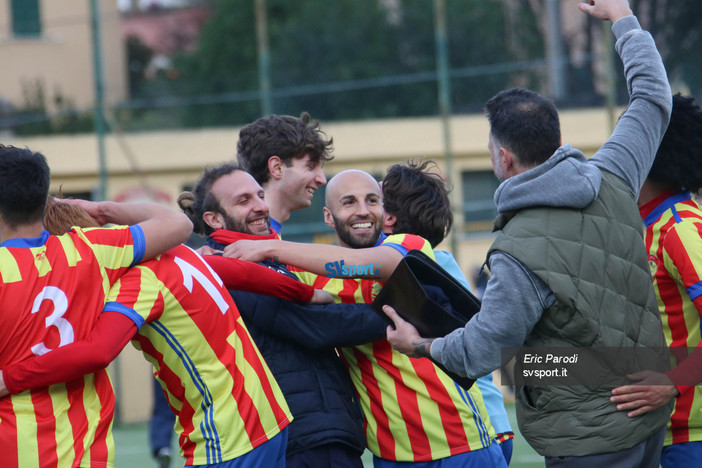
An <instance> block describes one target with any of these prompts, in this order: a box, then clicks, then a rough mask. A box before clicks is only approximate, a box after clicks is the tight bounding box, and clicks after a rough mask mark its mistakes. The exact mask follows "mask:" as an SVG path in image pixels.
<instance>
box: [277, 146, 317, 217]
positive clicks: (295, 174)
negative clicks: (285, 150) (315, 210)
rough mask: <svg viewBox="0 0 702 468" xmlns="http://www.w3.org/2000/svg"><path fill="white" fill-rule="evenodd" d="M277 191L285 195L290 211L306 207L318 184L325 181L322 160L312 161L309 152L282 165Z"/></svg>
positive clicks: (310, 201)
mask: <svg viewBox="0 0 702 468" xmlns="http://www.w3.org/2000/svg"><path fill="white" fill-rule="evenodd" d="M281 168H282V176H281V179H280V188H279V189H278V191H279V192H280V193H281V194H284V195H285V198H286V202H287V204H288V208H289V210H290V211H294V210H299V209H302V208H307V207H308V206H310V204H311V203H312V197H313V196H314V193H315V192H316V191H317V189H318V188H319V186H321V185H325V184H326V183H327V178H326V176H325V175H324V172H323V171H322V162H321V161H316V162H315V161H313V160H312V158H310V155H309V154H306V155H305V156H303V157H301V158H294V159H293V160H292V163H291V164H290V166H286V165H285V164H283V165H282V167H281Z"/></svg>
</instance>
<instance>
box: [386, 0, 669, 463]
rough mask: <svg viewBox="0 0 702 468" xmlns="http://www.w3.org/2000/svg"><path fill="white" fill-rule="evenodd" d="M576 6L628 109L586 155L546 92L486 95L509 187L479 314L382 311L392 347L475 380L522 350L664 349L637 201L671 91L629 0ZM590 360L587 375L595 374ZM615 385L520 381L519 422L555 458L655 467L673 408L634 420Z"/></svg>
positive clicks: (492, 138)
mask: <svg viewBox="0 0 702 468" xmlns="http://www.w3.org/2000/svg"><path fill="white" fill-rule="evenodd" d="M579 9H580V10H581V11H583V12H586V13H588V14H590V15H592V16H594V17H596V18H600V19H603V20H611V21H612V23H613V27H612V30H613V32H614V34H615V36H616V38H617V42H616V49H617V52H618V53H619V55H620V57H621V59H622V62H623V64H624V70H625V73H626V80H627V87H628V90H629V95H630V101H629V106H628V108H627V111H626V112H625V113H624V115H623V116H622V118H621V119H620V121H619V122H618V124H617V128H616V129H615V131H614V133H613V134H612V136H611V137H610V139H609V140H608V141H607V142H606V143H605V144H604V146H602V148H600V149H599V150H598V151H597V153H596V154H595V155H594V156H593V157H592V158H590V159H589V160H588V159H586V158H585V156H584V155H583V153H582V152H580V151H578V150H576V149H574V148H572V147H570V146H569V145H561V135H560V124H559V120H558V112H557V110H556V108H555V106H554V105H553V103H552V102H550V101H549V100H548V99H546V98H544V97H543V96H541V95H539V94H537V93H535V92H532V91H528V90H524V89H511V90H508V91H503V92H501V93H499V94H497V95H496V96H495V97H493V98H492V99H490V100H489V101H488V103H487V105H486V110H487V115H488V119H489V122H490V135H489V145H488V147H489V150H490V156H491V160H492V164H493V168H494V171H495V174H496V175H497V177H498V178H499V179H500V181H501V184H500V186H499V187H498V189H497V190H496V192H495V203H496V205H497V210H498V217H497V219H496V221H495V231H497V238H496V240H495V242H494V244H493V245H492V247H491V248H490V251H489V252H488V256H487V263H488V266H489V267H490V270H491V273H492V277H491V279H490V281H489V283H488V285H487V288H486V290H485V293H484V296H483V303H482V308H481V311H480V313H479V314H477V315H476V316H475V317H473V319H472V320H470V321H469V322H468V323H467V324H466V326H465V327H464V328H461V329H458V330H455V331H454V332H452V333H451V334H449V335H447V336H445V337H442V338H436V339H431V338H422V337H420V336H419V335H418V333H417V332H416V329H414V327H412V326H411V325H410V324H408V323H407V322H404V321H403V320H402V319H400V318H399V317H398V316H397V314H395V313H394V311H393V310H392V309H390V308H387V306H386V309H387V312H388V313H389V314H390V315H393V316H394V318H395V324H396V328H395V329H394V330H393V329H389V330H388V339H389V340H390V342H391V343H392V344H393V346H394V347H395V348H396V349H398V350H400V351H402V352H405V353H407V354H409V355H413V356H428V355H429V354H431V356H432V357H433V358H434V359H436V360H438V361H440V362H441V363H442V364H443V365H444V366H446V367H447V368H448V369H449V370H452V371H454V372H457V373H459V374H462V375H468V376H469V377H471V378H476V377H479V376H481V375H485V374H487V373H488V372H490V371H492V370H493V369H496V368H498V367H499V366H500V363H501V359H506V358H509V357H511V355H514V354H515V352H516V350H517V348H519V347H522V350H527V351H528V352H531V353H533V354H534V355H537V356H539V352H540V350H541V351H543V350H545V349H548V350H553V349H566V350H570V351H572V352H571V355H577V354H578V353H579V352H580V351H583V350H598V348H599V350H598V352H603V351H602V350H610V351H611V350H623V351H622V356H623V355H626V353H627V352H628V353H630V354H633V353H634V351H633V350H634V348H635V349H636V352H640V351H641V350H662V349H664V347H665V341H664V338H663V334H662V330H661V323H660V319H659V317H658V311H657V306H656V298H655V293H654V291H653V289H652V287H651V280H650V274H649V268H648V262H647V257H646V251H645V248H644V243H643V240H642V229H641V219H640V217H639V213H638V210H637V206H636V199H637V197H638V195H639V191H640V189H641V185H642V184H643V182H644V180H645V178H646V174H647V173H648V170H649V168H650V166H651V164H652V162H653V159H654V156H655V154H656V149H657V147H658V145H659V143H660V141H661V138H662V136H663V134H664V132H665V129H666V126H667V125H668V120H669V118H670V109H671V92H670V86H669V84H668V81H667V78H666V72H665V69H664V67H663V63H662V61H661V58H660V56H659V54H658V52H657V50H656V47H655V44H654V42H653V39H652V37H651V36H650V34H648V33H647V32H645V31H643V30H642V29H641V27H640V25H639V23H638V21H637V19H636V18H635V17H634V16H633V15H632V12H631V10H630V8H629V4H628V2H627V1H626V0H590V1H589V3H581V4H580V5H579ZM510 349H511V350H512V351H511V352H509V351H508V350H510ZM627 349H628V351H627ZM524 362H526V360H525V361H524ZM608 364H612V363H608ZM573 366H575V364H573ZM594 367H595V366H593V369H587V371H591V370H592V371H593V375H595V374H597V375H598V376H599V374H598V373H597V371H599V370H601V369H595V368H594ZM603 367H604V366H603ZM613 386H616V385H612V382H611V380H610V381H606V379H605V380H597V379H593V380H592V381H589V382H584V383H582V384H580V385H579V386H574V385H568V384H558V385H541V384H534V383H533V382H528V383H525V384H524V385H522V386H521V387H519V389H518V392H517V417H518V422H519V427H520V430H521V432H522V434H523V435H524V437H525V438H526V439H527V441H528V442H529V443H530V444H531V446H532V447H534V449H535V450H536V451H537V452H539V453H540V454H541V455H543V456H544V457H545V458H546V466H547V467H555V466H559V467H560V466H569V467H572V466H575V467H581V466H582V467H585V466H588V467H589V466H627V467H629V466H632V467H633V466H640V467H652V468H654V467H657V466H658V462H659V458H660V450H661V446H662V443H663V436H664V433H665V425H666V423H667V419H668V417H669V414H670V409H671V407H670V406H664V407H661V408H659V409H658V410H656V411H653V412H650V413H648V414H646V415H644V416H642V417H640V418H629V417H627V415H626V414H625V413H623V412H618V411H617V410H616V407H615V406H614V405H613V404H611V403H610V402H609V397H610V394H609V392H610V390H611V388H612V387H613Z"/></svg>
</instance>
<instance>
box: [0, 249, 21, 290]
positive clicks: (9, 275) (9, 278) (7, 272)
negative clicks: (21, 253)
mask: <svg viewBox="0 0 702 468" xmlns="http://www.w3.org/2000/svg"><path fill="white" fill-rule="evenodd" d="M0 265H2V281H3V282H4V283H16V282H17V281H22V275H21V274H20V269H19V266H18V265H17V261H16V260H15V257H14V256H13V255H12V254H11V253H10V251H9V250H7V249H6V248H0Z"/></svg>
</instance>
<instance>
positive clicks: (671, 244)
mask: <svg viewBox="0 0 702 468" xmlns="http://www.w3.org/2000/svg"><path fill="white" fill-rule="evenodd" d="M698 235H699V228H698ZM665 245H666V250H667V251H668V255H669V256H671V258H673V262H674V263H675V267H676V268H677V269H678V274H679V275H680V278H681V279H682V281H683V284H682V286H683V287H684V288H688V287H690V286H692V285H694V284H697V283H699V281H700V277H699V276H698V275H697V270H696V269H695V265H694V264H693V262H692V260H691V259H690V256H689V255H688V253H687V248H686V247H685V243H684V241H683V239H681V238H680V235H679V234H678V232H677V230H675V229H674V230H672V231H669V232H668V235H667V236H666V238H665ZM691 247H692V246H691Z"/></svg>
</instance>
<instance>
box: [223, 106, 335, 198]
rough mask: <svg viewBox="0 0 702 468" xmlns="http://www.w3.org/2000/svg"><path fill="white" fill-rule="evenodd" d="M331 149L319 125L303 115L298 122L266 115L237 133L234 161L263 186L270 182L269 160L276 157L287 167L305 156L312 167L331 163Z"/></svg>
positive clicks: (296, 119) (329, 141)
mask: <svg viewBox="0 0 702 468" xmlns="http://www.w3.org/2000/svg"><path fill="white" fill-rule="evenodd" d="M333 149H334V148H333V139H332V138H329V139H327V138H326V134H325V133H324V132H323V131H322V130H320V126H319V121H317V120H312V119H311V118H310V115H309V114H308V113H307V112H303V113H302V114H301V115H300V118H297V117H292V116H290V115H268V116H266V117H261V118H260V119H258V120H256V121H255V122H253V123H250V124H248V125H246V126H244V127H243V128H242V129H241V130H240V131H239V142H238V143H237V145H236V150H237V155H236V157H237V161H238V162H239V164H240V165H241V168H242V169H243V170H245V171H246V172H248V173H249V174H251V175H252V176H253V178H254V179H256V182H258V183H259V184H262V185H263V184H264V183H265V182H267V181H268V179H269V178H270V172H269V171H268V160H269V159H270V157H271V156H278V157H279V158H280V159H281V160H282V161H283V162H284V163H285V165H286V166H288V167H289V166H291V165H292V160H293V159H298V158H302V157H304V156H305V155H306V154H309V155H310V158H311V159H312V161H313V162H315V163H317V162H319V161H322V162H325V161H331V160H332V158H333V156H332V155H331V152H332V151H333Z"/></svg>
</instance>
